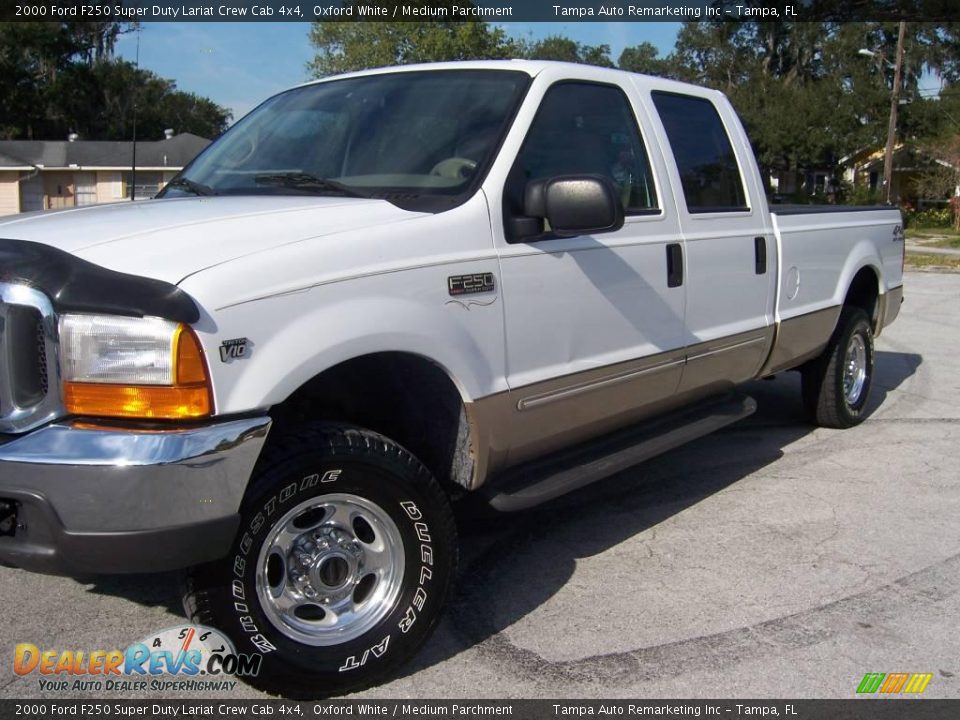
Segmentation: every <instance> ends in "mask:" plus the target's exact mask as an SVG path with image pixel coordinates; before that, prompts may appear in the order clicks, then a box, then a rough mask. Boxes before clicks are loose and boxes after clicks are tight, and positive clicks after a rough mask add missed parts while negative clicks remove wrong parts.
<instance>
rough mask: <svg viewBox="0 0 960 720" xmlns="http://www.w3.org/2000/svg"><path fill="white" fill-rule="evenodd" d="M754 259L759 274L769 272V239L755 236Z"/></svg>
mask: <svg viewBox="0 0 960 720" xmlns="http://www.w3.org/2000/svg"><path fill="white" fill-rule="evenodd" d="M753 259H754V263H755V270H756V273H757V275H763V274H764V273H766V272H767V239H766V238H765V237H755V238H754V239H753Z"/></svg>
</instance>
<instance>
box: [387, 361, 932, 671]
mask: <svg viewBox="0 0 960 720" xmlns="http://www.w3.org/2000/svg"><path fill="white" fill-rule="evenodd" d="M921 363H922V358H921V357H920V356H919V355H916V354H911V353H898V352H886V351H878V352H877V355H876V366H875V374H874V386H873V392H872V396H871V402H870V412H871V413H873V412H876V410H877V409H878V408H879V407H881V406H882V405H883V403H884V401H885V400H886V398H887V395H888V394H889V393H891V392H892V391H894V390H896V388H898V387H899V386H900V385H901V384H903V382H904V381H906V380H907V379H908V378H910V377H911V376H912V375H914V374H915V372H916V371H917V368H919V366H920V364H921ZM743 389H744V391H745V392H746V393H747V394H749V395H752V396H753V397H754V398H755V399H756V400H757V404H758V410H757V412H756V413H755V414H754V415H753V416H751V417H750V418H747V419H746V420H744V421H742V422H740V423H738V424H736V425H733V426H731V427H729V428H727V429H725V430H722V431H720V432H718V433H716V434H714V435H711V436H707V437H705V438H702V439H700V440H698V441H695V442H693V443H691V444H689V445H687V446H685V447H683V448H679V449H677V450H673V451H671V452H669V453H667V454H665V455H662V456H660V457H658V458H654V459H653V460H651V461H649V462H647V463H645V464H643V465H641V466H638V467H637V468H633V469H630V470H628V471H625V472H623V473H620V474H619V475H617V476H615V477H611V478H609V479H607V480H604V481H601V482H599V483H597V484H595V485H592V486H589V487H587V488H584V489H582V490H580V491H578V492H575V493H572V494H570V495H568V496H566V497H563V498H560V499H558V500H556V501H554V502H552V503H548V504H545V505H543V506H541V507H539V508H536V509H534V510H531V511H527V512H524V513H517V514H503V515H496V516H493V517H491V516H490V515H489V514H481V513H478V512H476V511H475V510H472V509H470V508H469V507H464V508H458V523H459V527H460V531H461V538H460V540H461V542H460V545H461V569H460V580H459V583H460V584H459V588H458V590H457V591H456V592H455V596H454V598H453V599H452V602H451V603H450V609H449V611H448V613H447V615H446V616H445V618H444V620H443V621H442V622H441V624H440V626H439V628H438V631H437V632H436V634H435V635H434V637H433V638H432V639H431V640H430V642H429V643H428V644H427V646H426V647H425V648H424V650H423V651H421V653H420V654H419V655H418V656H417V657H416V658H414V660H413V662H412V663H410V664H409V665H408V666H406V667H405V668H404V669H403V670H402V671H401V672H402V673H403V675H404V676H406V675H411V674H414V673H416V672H417V671H419V670H422V669H425V668H428V667H431V666H433V665H435V664H437V663H440V662H443V661H445V660H447V659H449V658H450V657H453V656H455V655H457V654H459V653H461V652H463V651H465V650H468V649H470V648H472V647H475V646H479V645H481V644H482V643H484V642H485V641H487V640H488V639H491V638H493V637H495V636H496V635H497V634H498V633H500V632H501V631H503V630H504V629H506V628H508V627H510V626H511V625H512V624H514V623H516V622H518V621H519V620H521V619H522V618H524V617H525V616H527V615H528V614H530V613H532V612H534V611H535V610H536V609H537V608H539V607H540V606H542V605H543V604H545V603H546V602H548V601H549V600H550V599H551V598H552V597H553V596H554V595H555V594H556V593H557V592H558V591H560V590H561V589H562V588H563V587H564V585H566V584H567V583H568V582H569V581H570V579H571V577H572V576H573V573H574V570H575V569H576V565H577V561H578V560H580V559H583V558H588V557H591V556H594V555H597V554H600V553H603V552H605V551H608V550H610V549H611V548H613V547H615V546H616V545H618V544H620V543H622V542H624V541H625V540H627V539H628V538H630V537H633V536H635V535H637V534H639V533H642V532H643V531H645V530H648V529H650V528H653V527H655V526H657V525H658V524H660V523H662V522H663V521H665V520H667V519H668V518H670V517H673V516H674V515H677V514H679V513H681V512H683V511H684V510H685V509H687V508H689V507H691V506H693V505H696V504H697V503H699V502H701V501H703V500H705V499H706V498H708V497H710V496H711V495H713V494H715V493H717V492H720V491H721V490H723V489H725V488H727V487H729V486H731V485H734V484H735V483H737V482H738V481H740V480H742V479H744V478H746V477H748V476H749V475H751V474H752V473H754V472H756V471H758V470H760V469H762V468H764V467H766V466H768V465H770V464H772V463H774V462H776V461H777V460H779V459H780V458H781V457H783V454H784V453H783V448H785V447H787V446H788V445H790V444H792V443H794V442H796V441H797V440H799V439H801V438H803V437H805V436H807V435H809V434H811V433H812V432H814V431H815V428H814V427H813V426H812V425H810V424H808V423H807V421H806V419H805V415H804V412H803V407H802V404H801V400H800V376H799V373H783V374H781V375H778V376H777V377H776V378H774V379H772V380H764V381H756V382H753V383H749V384H747V385H746V386H744V388H743ZM868 422H869V420H868ZM825 432H834V431H825ZM518 577H523V578H529V582H525V583H523V586H522V587H517V583H516V582H515V580H516V578H518ZM606 591H607V590H604V589H602V588H598V589H597V592H598V593H602V592H606ZM584 612H585V613H588V614H590V615H591V617H592V616H593V614H594V611H593V610H591V609H589V608H585V609H584ZM571 622H574V620H573V619H571ZM496 648H497V649H496V652H497V653H499V652H509V651H510V650H509V649H510V645H509V643H508V642H498V643H497V644H496Z"/></svg>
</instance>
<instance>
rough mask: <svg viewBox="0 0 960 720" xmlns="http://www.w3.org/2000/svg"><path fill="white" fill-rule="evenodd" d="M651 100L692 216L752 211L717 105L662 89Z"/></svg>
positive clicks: (654, 93)
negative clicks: (665, 136) (664, 132)
mask: <svg viewBox="0 0 960 720" xmlns="http://www.w3.org/2000/svg"><path fill="white" fill-rule="evenodd" d="M651 97H652V99H653V104H654V107H655V108H656V110H657V114H658V115H659V116H660V121H661V122H662V123H663V128H664V130H665V131H666V134H667V140H668V141H669V143H670V149H671V151H672V153H673V157H674V160H675V162H676V164H677V171H678V172H679V174H680V184H681V185H682V187H683V197H684V200H685V202H686V205H687V212H689V213H690V214H697V213H717V212H748V211H749V210H750V207H749V205H748V204H747V197H746V193H745V192H744V187H743V179H742V177H741V174H740V166H739V164H738V163H737V157H736V154H735V153H734V151H733V145H732V144H731V143H730V137H729V136H728V135H727V130H726V128H725V127H724V125H723V120H722V119H721V118H720V114H719V113H718V112H717V108H716V107H715V106H714V104H713V103H712V102H711V101H710V100H708V99H706V98H702V97H696V96H693V95H682V94H680V93H672V92H665V91H661V90H654V91H653V92H652V93H651Z"/></svg>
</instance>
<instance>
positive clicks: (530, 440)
mask: <svg viewBox="0 0 960 720" xmlns="http://www.w3.org/2000/svg"><path fill="white" fill-rule="evenodd" d="M772 338H773V329H772V328H762V329H759V330H754V331H751V332H747V333H742V334H738V335H735V336H730V337H726V338H722V339H720V340H713V341H709V342H704V343H698V344H696V345H691V346H689V347H687V348H680V349H678V350H672V351H669V352H665V353H659V354H657V355H652V356H649V357H645V358H640V359H637V360H631V361H628V362H625V363H618V364H616V365H610V366H607V367H603V368H598V369H595V370H589V371H586V372H581V373H575V374H572V375H565V376H563V377H560V378H556V379H553V380H549V381H546V382H543V383H537V384H535V385H528V386H525V387H522V388H518V389H516V390H511V391H508V392H504V393H498V394H496V395H491V396H489V397H486V398H482V399H480V400H477V401H475V402H473V403H470V404H469V405H468V406H467V415H468V417H469V419H470V425H471V435H472V440H473V449H474V459H475V474H474V483H473V487H474V488H476V487H479V486H480V485H481V484H482V483H483V482H484V480H485V479H486V478H487V477H488V476H489V475H491V474H493V473H495V472H497V471H499V470H503V469H505V468H507V467H510V466H513V465H517V464H519V463H522V462H524V461H527V460H532V459H535V458H537V457H541V456H543V455H545V454H547V453H549V452H552V451H555V450H558V449H560V448H565V447H569V446H571V445H574V444H576V443H578V442H584V441H587V440H590V439H593V438H596V437H599V436H602V435H605V434H607V433H610V432H613V431H615V430H618V429H620V428H623V427H626V426H628V425H631V424H633V423H636V422H640V421H641V420H645V419H647V418H651V417H654V416H656V415H660V414H662V413H665V412H669V411H670V410H674V409H677V408H680V407H683V406H684V405H688V404H690V403H693V402H695V401H697V400H698V399H701V398H704V397H707V396H708V395H712V394H715V393H717V392H720V391H723V390H724V389H728V388H732V387H733V386H734V385H735V384H737V383H739V382H743V381H746V380H749V379H751V378H753V377H756V375H757V372H758V371H759V369H760V365H761V364H762V363H763V360H764V359H765V358H766V356H767V354H768V353H769V351H770V343H771V341H772Z"/></svg>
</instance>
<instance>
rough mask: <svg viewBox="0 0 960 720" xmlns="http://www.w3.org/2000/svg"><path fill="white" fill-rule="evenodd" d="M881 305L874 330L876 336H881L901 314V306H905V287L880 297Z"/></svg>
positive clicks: (897, 288)
mask: <svg viewBox="0 0 960 720" xmlns="http://www.w3.org/2000/svg"><path fill="white" fill-rule="evenodd" d="M879 303H880V307H879V311H878V312H877V323H876V326H875V327H874V328H873V334H874V335H879V334H880V333H881V332H882V331H883V329H884V328H885V327H886V326H887V325H889V324H890V323H892V322H893V321H894V320H896V319H897V316H898V315H899V314H900V305H902V304H903V285H900V286H898V287H895V288H890V289H889V290H887V291H886V292H885V293H884V294H883V295H881V296H880V299H879Z"/></svg>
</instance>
